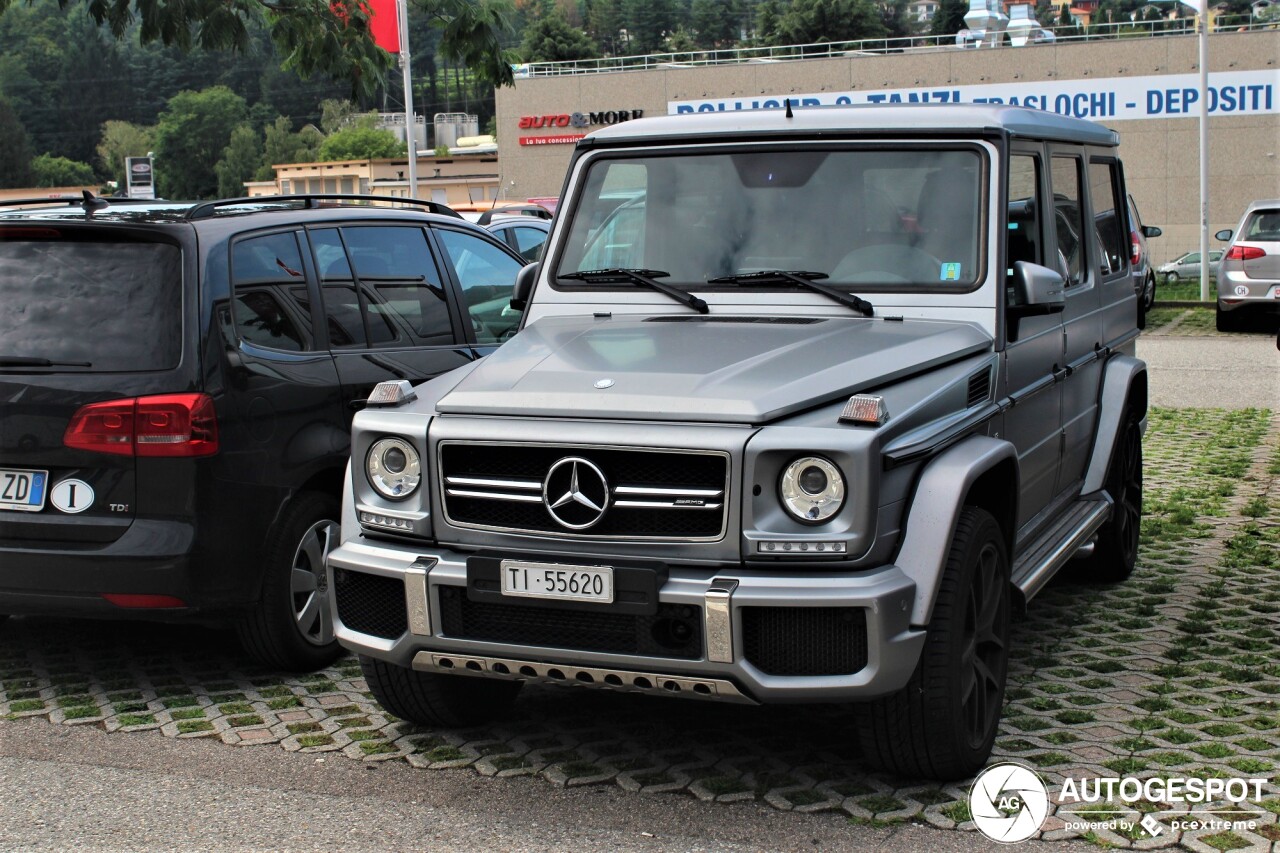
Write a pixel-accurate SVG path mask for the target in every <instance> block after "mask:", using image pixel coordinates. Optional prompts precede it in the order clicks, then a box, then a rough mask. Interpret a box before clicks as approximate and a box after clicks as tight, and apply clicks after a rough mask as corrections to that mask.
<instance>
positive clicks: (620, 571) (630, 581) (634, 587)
mask: <svg viewBox="0 0 1280 853" xmlns="http://www.w3.org/2000/svg"><path fill="white" fill-rule="evenodd" d="M504 559H505V560H518V561H519V562H521V563H538V564H549V565H550V564H554V565H556V566H558V567H563V568H566V569H571V568H581V569H584V570H591V569H599V568H601V567H602V564H601V563H592V562H591V561H589V560H581V559H578V560H575V559H573V558H571V557H569V558H566V557H563V556H560V555H554V556H544V555H538V556H520V557H513V556H511V555H502V556H498V555H495V554H482V555H475V556H472V557H469V558H468V559H467V598H469V599H471V600H472V601H477V602H485V603H487V604H503V605H510V606H512V607H550V608H554V609H559V610H590V611H595V612H601V611H607V612H610V613H628V614H633V615H636V616H652V615H654V614H655V613H657V612H658V590H659V589H661V588H662V585H663V584H665V583H666V581H667V569H666V567H665V566H653V565H636V564H634V563H631V564H626V563H624V564H619V563H618V562H617V561H615V560H610V561H609V566H608V568H611V569H612V570H613V601H612V602H611V603H608V604H605V603H602V602H599V601H575V600H572V599H555V598H524V597H517V596H511V595H503V594H502V580H501V571H502V561H503V560H504Z"/></svg>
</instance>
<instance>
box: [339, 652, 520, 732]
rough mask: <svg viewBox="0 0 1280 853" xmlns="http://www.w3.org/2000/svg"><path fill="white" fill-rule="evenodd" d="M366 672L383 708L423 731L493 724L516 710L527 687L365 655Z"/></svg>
mask: <svg viewBox="0 0 1280 853" xmlns="http://www.w3.org/2000/svg"><path fill="white" fill-rule="evenodd" d="M360 669H361V671H362V672H363V673H364V680H365V681H366V682H368V684H369V690H370V691H371V692H372V693H373V696H374V698H375V699H377V700H378V704H380V705H381V706H382V707H383V708H386V709H387V710H388V711H390V712H391V713H392V714H395V715H396V716H397V717H400V718H401V719H404V720H409V721H410V722H413V723H417V724H418V725H420V726H445V727H446V728H466V727H468V726H477V725H480V724H482V723H487V722H489V721H490V720H492V719H495V718H497V717H501V716H504V715H505V714H506V713H507V712H508V711H510V710H511V706H512V705H513V704H514V703H515V701H516V696H517V695H518V694H519V693H520V688H522V687H524V682H521V681H504V680H499V679H493V678H481V677H479V676H472V675H442V674H439V673H435V672H418V671H417V670H414V669H407V668H405V667H403V666H396V665H394V664H389V663H387V662H385V661H381V660H378V659H377V658H371V657H366V656H365V655H361V656H360Z"/></svg>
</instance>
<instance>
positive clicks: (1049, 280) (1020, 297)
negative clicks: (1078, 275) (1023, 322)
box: [1009, 261, 1067, 317]
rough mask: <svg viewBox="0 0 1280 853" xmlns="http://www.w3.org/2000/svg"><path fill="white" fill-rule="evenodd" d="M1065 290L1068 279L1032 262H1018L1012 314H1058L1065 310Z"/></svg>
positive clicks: (1015, 263) (1023, 315)
mask: <svg viewBox="0 0 1280 853" xmlns="http://www.w3.org/2000/svg"><path fill="white" fill-rule="evenodd" d="M1066 287H1067V282H1066V279H1064V278H1063V277H1062V274H1061V273H1059V272H1057V271H1055V270H1051V269H1049V268H1048V267H1042V266H1040V265H1039V264H1033V263H1031V262H1029V261H1016V262H1014V265H1013V304H1011V305H1010V306H1009V311H1010V313H1011V314H1013V315H1015V316H1021V317H1028V316H1033V315H1037V314H1056V313H1057V312H1059V311H1061V310H1062V309H1063V308H1064V307H1066V304H1067V294H1066Z"/></svg>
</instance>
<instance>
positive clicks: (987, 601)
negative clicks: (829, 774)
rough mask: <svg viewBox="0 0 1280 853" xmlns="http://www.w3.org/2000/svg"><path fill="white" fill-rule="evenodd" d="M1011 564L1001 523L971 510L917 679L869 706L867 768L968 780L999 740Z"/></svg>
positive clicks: (864, 730)
mask: <svg viewBox="0 0 1280 853" xmlns="http://www.w3.org/2000/svg"><path fill="white" fill-rule="evenodd" d="M1010 594H1011V593H1010V583H1009V558H1008V554H1007V553H1006V552H1005V540H1004V536H1003V534H1002V532H1001V530H1000V525H999V524H997V523H996V520H995V519H994V518H992V517H991V514H990V513H988V512H987V511H986V510H983V509H979V508H977V507H972V506H966V507H965V508H964V509H963V510H962V511H961V513H960V519H959V521H958V522H957V524H956V532H955V537H954V538H953V539H952V542H951V550H950V553H949V554H948V556H947V564H946V567H945V569H944V571H943V574H942V581H941V584H940V586H939V588H938V597H937V600H936V601H935V602H934V605H933V617H932V619H931V620H930V622H929V631H928V635H927V636H926V637H925V642H924V649H923V650H922V652H921V654H920V660H919V662H918V663H917V664H916V668H915V672H913V673H912V675H911V680H910V681H909V682H908V683H907V686H906V687H904V688H903V689H902V690H900V691H899V692H897V693H894V694H892V695H890V696H885V697H882V698H880V699H877V700H875V701H873V702H870V703H868V704H867V705H865V706H864V707H863V714H862V724H861V725H860V726H859V729H858V731H859V736H860V738H861V741H862V751H863V755H864V757H865V758H866V760H867V762H868V763H869V764H871V765H873V766H874V767H877V768H880V769H884V770H889V771H892V772H894V773H897V774H899V775H902V776H907V777H911V778H928V779H936V780H939V781H947V780H953V779H963V778H967V777H969V776H971V775H973V774H974V773H976V772H977V771H978V770H980V769H981V768H982V766H983V765H984V764H985V763H986V761H987V758H988V756H990V754H991V747H992V745H993V744H994V743H995V739H996V730H997V729H998V728H999V723H1000V712H1001V709H1002V707H1003V705H1004V688H1005V679H1006V676H1007V675H1008V669H1009V606H1010Z"/></svg>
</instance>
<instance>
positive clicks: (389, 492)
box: [365, 438, 422, 501]
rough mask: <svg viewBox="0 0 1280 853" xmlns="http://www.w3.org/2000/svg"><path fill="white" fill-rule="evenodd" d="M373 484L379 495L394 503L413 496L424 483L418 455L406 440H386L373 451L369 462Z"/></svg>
mask: <svg viewBox="0 0 1280 853" xmlns="http://www.w3.org/2000/svg"><path fill="white" fill-rule="evenodd" d="M365 470H366V471H367V472H368V474H369V482H370V484H372V485H373V488H374V489H375V490H377V492H378V494H380V495H382V496H383V497H384V498H390V499H391V500H393V501H398V500H402V499H404V498H407V497H409V495H411V494H413V493H414V491H415V490H416V489H417V488H418V484H419V483H421V482H422V464H421V462H420V461H419V459H418V451H416V450H414V449H413V445H412V444H410V443H409V442H407V441H405V440H404V439H402V438H383V439H379V440H378V441H375V442H374V444H373V447H371V448H369V456H368V458H367V459H366V460H365Z"/></svg>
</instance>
